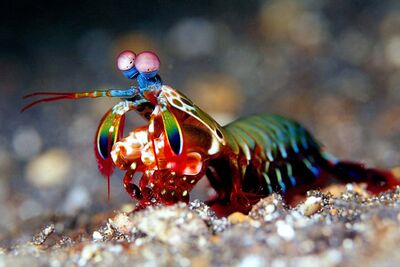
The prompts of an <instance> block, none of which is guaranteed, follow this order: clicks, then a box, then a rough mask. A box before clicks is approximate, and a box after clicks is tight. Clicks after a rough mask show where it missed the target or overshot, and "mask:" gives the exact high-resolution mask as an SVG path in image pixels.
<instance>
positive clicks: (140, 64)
mask: <svg viewBox="0 0 400 267" xmlns="http://www.w3.org/2000/svg"><path fill="white" fill-rule="evenodd" d="M135 67H136V69H137V70H138V71H139V72H140V73H149V72H157V71H158V70H159V69H160V59H159V58H158V56H157V55H156V54H155V53H153V52H150V51H145V52H141V53H139V54H138V55H137V57H136V60H135Z"/></svg>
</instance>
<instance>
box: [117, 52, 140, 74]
mask: <svg viewBox="0 0 400 267" xmlns="http://www.w3.org/2000/svg"><path fill="white" fill-rule="evenodd" d="M135 58H136V54H135V53H134V52H133V51H131V50H125V51H123V52H121V53H120V54H119V55H118V57H117V67H118V69H119V70H121V71H124V70H129V69H131V68H133V67H134V66H135Z"/></svg>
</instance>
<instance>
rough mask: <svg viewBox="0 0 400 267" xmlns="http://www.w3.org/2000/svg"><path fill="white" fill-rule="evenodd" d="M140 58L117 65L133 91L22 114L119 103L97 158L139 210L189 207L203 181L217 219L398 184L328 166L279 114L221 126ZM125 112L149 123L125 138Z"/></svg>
mask: <svg viewBox="0 0 400 267" xmlns="http://www.w3.org/2000/svg"><path fill="white" fill-rule="evenodd" d="M146 53H147V54H146ZM146 53H141V54H139V55H138V57H137V59H139V63H141V64H138V65H135V62H134V59H135V54H134V53H133V52H131V51H125V52H123V53H121V55H120V57H119V59H118V60H119V61H118V67H119V68H120V70H122V71H123V73H124V75H125V76H126V77H128V78H130V79H133V78H137V81H138V87H137V88H136V87H131V88H129V89H126V90H119V89H111V90H106V91H92V92H86V93H34V94H31V95H28V96H27V97H32V96H41V95H46V96H51V97H49V98H45V99H41V100H37V101H34V102H33V103H31V104H29V105H27V106H26V107H25V108H24V109H23V110H26V109H28V108H30V107H32V106H33V105H35V104H38V103H41V102H46V101H53V100H60V99H77V98H84V97H92V98H94V97H103V96H107V97H121V98H123V101H122V102H120V103H118V104H117V105H116V106H114V107H113V108H112V109H110V110H109V111H108V112H107V113H106V114H105V115H104V117H103V119H102V120H101V122H100V125H99V127H98V130H97V134H96V138H95V155H96V159H97V161H98V164H99V169H100V171H101V173H102V174H103V175H105V176H107V177H108V179H109V177H110V175H111V174H112V171H113V168H114V166H117V167H119V168H121V169H122V170H125V171H126V175H125V177H124V187H125V189H126V191H127V192H128V193H129V195H130V196H131V197H133V198H135V199H136V200H138V201H139V207H141V208H143V207H146V206H148V205H153V204H156V203H164V204H172V203H176V202H178V201H184V202H187V201H189V195H190V191H191V190H192V189H193V187H194V186H195V185H196V183H197V182H198V181H199V180H200V179H202V178H203V177H205V176H206V177H207V178H208V179H209V182H210V185H211V186H212V187H213V188H214V189H215V192H216V196H214V197H213V198H212V199H210V200H209V201H208V203H209V204H210V205H211V206H212V207H213V208H214V209H215V210H217V211H218V212H219V213H220V214H227V213H230V212H232V211H242V212H247V211H248V210H249V209H250V208H251V205H252V204H254V203H255V202H257V201H258V200H259V199H260V198H262V197H265V196H267V195H269V194H270V193H272V192H279V193H285V194H286V195H287V196H288V197H289V198H290V196H292V195H293V194H292V193H293V192H294V191H305V190H306V189H311V188H315V187H318V186H323V185H326V184H328V183H329V182H330V181H331V180H332V178H334V179H336V180H339V181H344V182H349V181H358V182H363V181H364V182H367V184H368V189H369V190H371V191H373V192H378V191H383V190H386V189H389V188H392V187H394V186H395V185H398V184H399V181H398V180H397V179H396V178H395V177H394V175H393V174H392V173H391V172H389V171H382V170H375V169H367V168H364V167H363V166H362V165H360V164H356V163H348V162H342V161H337V160H334V159H333V158H332V157H330V156H329V155H328V154H326V153H323V152H322V150H321V148H320V146H319V144H318V142H317V141H316V140H315V139H314V138H313V137H312V135H311V134H310V133H309V132H308V131H307V130H305V129H304V128H303V127H302V126H301V125H299V124H298V123H296V122H294V121H292V120H289V119H286V118H284V117H281V116H278V115H266V114H265V115H255V116H251V117H247V118H243V119H240V120H237V121H235V122H233V123H231V124H228V125H226V126H225V127H222V126H220V125H219V124H218V123H217V122H216V121H215V120H214V119H213V118H211V117H210V116H209V115H208V114H207V113H205V112H204V111H202V110H201V109H200V108H199V107H197V106H196V105H195V104H193V102H192V101H191V100H190V99H188V98H187V97H186V96H184V95H183V94H182V93H180V92H179V91H177V90H175V89H173V88H171V87H169V86H166V85H163V84H162V82H161V78H160V77H159V76H158V75H157V71H158V67H159V62H157V60H158V57H156V56H155V55H154V54H152V53H150V52H146ZM141 55H142V56H141ZM140 56H141V57H140ZM146 60H147V61H146ZM152 60H153V61H152ZM143 62H144V63H143ZM148 62H150V63H148ZM146 64H147V65H146ZM136 67H137V69H136ZM131 110H135V111H137V112H138V113H139V114H140V115H141V116H142V117H143V118H144V119H145V120H147V121H148V124H147V125H145V126H142V127H139V128H136V129H134V130H133V131H132V132H131V133H130V134H129V135H128V136H126V137H123V128H124V119H125V114H126V113H127V112H128V111H131ZM136 173H141V174H142V175H141V177H140V178H139V181H138V182H137V183H135V181H133V179H134V177H135V174H136ZM108 181H109V180H108Z"/></svg>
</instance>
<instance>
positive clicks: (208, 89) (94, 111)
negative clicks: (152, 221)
mask: <svg viewBox="0 0 400 267" xmlns="http://www.w3.org/2000/svg"><path fill="white" fill-rule="evenodd" d="M73 2H74V1H12V2H11V1H5V2H4V1H3V2H2V3H1V8H0V21H1V23H0V25H1V26H0V91H1V97H0V121H1V125H2V127H1V128H0V214H1V216H0V218H1V219H0V239H2V238H4V237H5V236H7V235H8V234H10V233H15V232H18V231H19V229H20V228H19V227H18V225H20V224H21V223H23V222H25V221H27V220H30V219H32V218H34V217H36V216H38V215H43V214H50V213H54V212H55V213H58V214H67V215H68V214H74V213H76V212H77V211H78V210H84V211H85V212H86V211H99V210H106V209H110V207H111V208H115V207H120V206H121V205H122V204H124V203H129V202H130V199H129V198H128V196H127V195H126V194H125V192H124V189H123V187H122V182H121V178H122V176H123V174H122V173H121V172H116V174H115V175H114V176H113V179H112V196H111V201H110V202H109V203H108V202H107V200H106V192H107V190H106V183H105V181H104V180H103V179H102V178H101V176H100V175H99V174H98V172H97V170H96V163H95V160H94V156H93V153H92V152H93V148H92V143H93V136H94V133H95V130H96V127H97V124H98V122H99V120H100V118H101V117H102V115H103V114H104V113H105V112H106V111H107V110H108V109H109V108H110V107H112V105H113V104H114V103H116V101H117V100H113V99H95V100H79V101H63V102H58V103H49V104H45V105H41V106H37V107H35V108H33V109H31V110H29V111H27V112H25V113H22V114H21V113H20V112H19V110H20V108H21V107H22V106H23V104H24V103H26V102H24V101H23V100H22V99H21V97H22V96H23V95H25V94H28V93H31V92H34V91H87V90H90V89H107V88H126V87H128V86H129V85H130V82H129V81H128V80H126V79H125V78H124V77H123V76H122V75H121V74H120V73H118V71H117V70H116V64H115V57H116V56H117V55H118V53H119V52H120V51H122V50H124V49H132V50H134V51H136V52H140V51H143V50H153V51H156V52H157V53H158V54H159V56H160V58H161V62H162V66H161V76H162V77H163V79H164V82H165V83H166V84H168V85H171V86H173V87H175V88H176V89H179V90H180V91H182V92H184V93H185V94H187V95H188V96H189V97H190V98H192V99H193V100H194V102H196V103H197V104H198V105H199V106H200V107H202V108H204V110H206V111H207V112H209V113H210V114H212V115H213V116H215V117H216V118H217V119H218V120H219V121H220V122H221V123H227V122H229V121H231V120H232V119H235V118H237V117H239V116H244V115H248V114H251V113H258V112H270V113H279V114H283V115H286V116H289V117H292V118H295V119H297V120H298V121H299V122H301V123H302V124H304V125H305V126H306V127H307V128H309V129H310V130H311V131H312V132H313V133H314V134H315V135H316V136H317V138H318V139H319V140H320V141H321V143H323V144H324V145H325V147H326V149H327V150H328V151H330V152H331V153H333V154H334V155H336V156H337V157H340V158H346V159H353V160H359V161H363V162H365V163H367V164H370V165H374V166H381V167H387V168H388V167H393V166H395V165H399V163H400V153H399V148H400V116H399V114H400V105H399V100H400V88H399V86H400V2H399V1H396V0H392V1H372V0H359V1H348V0H336V1H326V0H304V1H286V0H276V1H261V0H258V1H254V0H253V1H252V0H247V1H238V0H232V1H221V0H218V1H107V0H98V1H85V0H83V1H76V2H75V3H73ZM142 123H143V121H141V119H140V118H138V116H137V115H136V114H131V115H130V116H129V125H130V127H134V126H135V125H136V126H138V125H140V124H142Z"/></svg>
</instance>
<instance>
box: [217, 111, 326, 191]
mask: <svg viewBox="0 0 400 267" xmlns="http://www.w3.org/2000/svg"><path fill="white" fill-rule="evenodd" d="M224 128H225V130H226V133H225V135H226V137H225V138H226V139H227V143H228V146H229V147H230V148H231V149H232V151H233V153H234V154H236V155H237V156H238V163H239V167H240V168H241V170H242V173H243V177H242V178H243V180H242V188H243V190H244V192H252V193H257V194H270V193H271V192H285V191H286V190H287V189H288V188H290V187H294V186H296V185H298V184H305V183H310V182H312V180H314V179H315V178H318V176H319V173H320V169H321V165H323V163H324V162H326V160H325V159H324V157H323V156H322V155H321V153H320V147H319V145H318V143H317V141H316V140H315V139H314V138H313V137H312V136H311V134H310V133H309V132H308V131H307V130H306V129H304V128H303V127H302V126H301V125H300V124H298V123H296V122H294V121H292V120H289V119H286V118H284V117H281V116H278V115H266V114H265V115H255V116H251V117H247V118H244V119H241V120H238V121H235V122H233V123H231V124H229V125H227V126H225V127H224Z"/></svg>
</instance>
